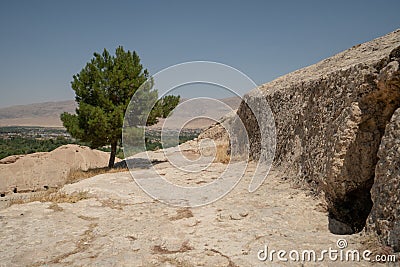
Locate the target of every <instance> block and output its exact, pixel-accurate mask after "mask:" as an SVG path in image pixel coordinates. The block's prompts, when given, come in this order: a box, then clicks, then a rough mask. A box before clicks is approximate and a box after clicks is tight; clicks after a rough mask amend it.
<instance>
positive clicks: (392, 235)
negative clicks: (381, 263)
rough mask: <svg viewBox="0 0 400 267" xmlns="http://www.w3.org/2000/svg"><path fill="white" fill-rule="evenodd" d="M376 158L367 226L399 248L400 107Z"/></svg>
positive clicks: (387, 129)
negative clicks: (371, 202) (377, 159)
mask: <svg viewBox="0 0 400 267" xmlns="http://www.w3.org/2000/svg"><path fill="white" fill-rule="evenodd" d="M378 158H379V161H378V164H377V165H376V171H375V182H374V185H373V186H372V190H371V194H372V201H373V202H374V205H373V206H372V210H371V214H370V216H369V218H368V224H369V225H368V226H369V227H368V228H369V229H371V230H374V231H375V232H376V233H378V235H379V237H380V239H381V241H382V243H384V244H385V245H388V246H391V247H393V249H394V250H395V251H400V109H397V110H396V111H395V113H394V114H393V116H392V119H391V120H390V123H389V124H388V125H387V126H386V131H385V134H384V136H383V138H382V142H381V145H380V147H379V151H378Z"/></svg>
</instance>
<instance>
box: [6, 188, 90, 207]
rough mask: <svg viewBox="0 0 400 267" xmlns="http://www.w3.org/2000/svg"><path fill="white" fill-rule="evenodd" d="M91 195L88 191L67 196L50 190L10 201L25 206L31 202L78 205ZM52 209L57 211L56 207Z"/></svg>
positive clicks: (61, 192)
mask: <svg viewBox="0 0 400 267" xmlns="http://www.w3.org/2000/svg"><path fill="white" fill-rule="evenodd" d="M88 198H89V194H88V192H86V191H82V192H74V193H72V194H67V193H65V192H63V191H56V190H55V189H50V190H47V191H42V192H38V193H36V194H32V195H31V196H29V197H27V198H21V199H14V200H11V201H10V205H13V204H24V203H29V202H35V201H39V202H52V203H53V204H56V203H76V202H78V201H81V200H83V199H88ZM49 208H51V209H57V208H56V206H55V205H53V206H50V207H49Z"/></svg>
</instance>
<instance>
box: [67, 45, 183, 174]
mask: <svg viewBox="0 0 400 267" xmlns="http://www.w3.org/2000/svg"><path fill="white" fill-rule="evenodd" d="M148 78H149V73H148V71H147V70H146V69H143V66H142V65H141V64H140V58H139V56H138V55H137V54H136V52H130V51H125V50H124V49H123V47H122V46H120V47H118V48H117V49H116V51H115V56H112V55H110V53H109V52H108V51H107V50H106V49H104V51H103V53H102V54H99V53H94V57H93V58H92V60H91V61H90V62H88V63H87V64H86V66H85V67H84V68H83V69H82V70H81V71H80V73H78V74H76V75H74V76H73V81H72V82H71V86H72V89H73V90H74V91H75V94H76V97H75V100H76V102H77V103H78V108H77V109H76V114H69V113H63V114H62V115H61V120H62V122H63V125H64V127H65V128H66V129H67V131H68V132H69V133H70V134H71V135H72V137H74V138H77V139H79V140H81V141H83V142H88V143H89V144H90V146H91V147H92V148H98V147H102V146H105V145H110V146H111V155H110V160H109V164H108V167H109V168H112V167H113V166H114V162H115V156H116V152H117V146H118V144H119V143H120V142H121V139H122V126H123V122H124V115H125V111H126V109H127V107H128V104H129V102H130V100H131V98H132V96H133V95H134V94H135V92H136V91H137V89H138V88H139V87H140V86H141V85H142V84H143V83H144V82H145V81H146V80H147V79H148ZM147 84H151V83H147ZM150 87H152V84H151V85H150ZM144 92H147V93H148V94H149V95H148V97H147V98H153V99H154V97H156V98H157V91H156V90H151V88H148V90H144ZM166 101H167V102H170V101H171V103H169V104H161V103H164V102H166ZM178 103H179V96H168V100H167V97H164V98H163V99H161V100H160V101H158V102H157V104H156V106H155V108H154V109H153V110H152V112H151V113H150V116H149V118H148V120H147V122H145V123H143V122H142V123H141V125H142V126H144V125H146V124H147V125H151V124H154V123H157V121H158V120H157V117H165V116H164V114H167V115H168V114H169V113H170V111H171V110H172V109H174V108H175V106H176V105H177V104H178ZM164 109H165V110H164ZM167 109H170V110H167ZM138 124H140V123H138ZM143 124H144V125H143ZM136 126H140V125H136Z"/></svg>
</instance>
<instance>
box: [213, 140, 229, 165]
mask: <svg viewBox="0 0 400 267" xmlns="http://www.w3.org/2000/svg"><path fill="white" fill-rule="evenodd" d="M228 148H229V144H219V145H217V152H216V153H215V159H214V162H220V163H224V164H227V163H229V161H230V160H231V157H230V155H229V154H228Z"/></svg>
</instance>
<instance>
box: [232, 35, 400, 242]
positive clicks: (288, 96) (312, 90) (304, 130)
mask: <svg viewBox="0 0 400 267" xmlns="http://www.w3.org/2000/svg"><path fill="white" fill-rule="evenodd" d="M399 62H400V30H397V31H395V32H392V33H389V34H388V35H386V36H383V37H380V38H378V39H375V40H373V41H370V42H368V43H364V44H360V45H357V46H354V47H353V48H351V49H349V50H346V51H344V52H341V53H339V54H337V55H335V56H333V57H331V58H328V59H325V60H323V61H321V62H319V63H317V64H315V65H312V66H310V67H307V68H303V69H300V70H297V71H295V72H292V73H290V74H287V75H285V76H282V77H280V78H278V79H276V80H274V81H272V82H269V83H266V84H264V85H261V86H260V87H259V88H258V89H259V90H261V92H262V95H260V94H259V93H257V91H256V90H254V91H251V92H249V93H248V94H247V95H246V96H245V97H244V102H242V104H241V105H240V108H239V110H238V115H239V116H240V117H241V119H242V120H243V122H244V123H245V125H246V129H247V131H248V133H249V140H250V144H251V147H250V151H251V154H252V155H251V156H252V157H253V158H260V157H261V158H262V156H263V155H260V148H261V147H262V145H263V144H261V142H260V138H259V136H260V134H259V131H260V130H259V128H258V127H257V123H256V121H255V116H254V115H253V113H252V112H251V111H250V110H249V108H248V107H247V105H246V103H245V102H247V103H254V102H257V101H260V99H261V98H266V99H267V101H268V103H269V105H270V107H271V110H272V112H273V114H274V117H275V126H276V135H277V147H276V154H275V159H274V163H275V165H276V166H279V167H282V169H284V170H285V172H286V173H287V175H289V176H291V177H293V178H294V179H295V180H297V181H299V182H307V183H310V184H311V185H312V186H314V187H315V188H318V189H319V190H322V191H323V192H324V194H325V197H326V200H327V203H328V210H329V220H330V225H329V228H330V230H331V232H333V233H336V234H349V233H355V232H359V231H361V230H362V229H363V228H364V226H365V222H366V219H367V217H368V215H369V213H370V211H371V208H372V205H373V202H372V200H371V194H370V189H371V187H372V185H373V184H374V179H375V166H376V164H377V162H378V155H377V153H378V149H379V144H380V143H381V139H382V136H383V135H384V133H385V127H386V125H387V123H388V122H389V121H390V119H391V117H392V115H393V113H394V111H395V110H396V109H397V108H398V107H399V106H400V83H399V79H400V78H399V77H400V71H399ZM252 106H256V105H252ZM254 112H260V113H263V112H265V111H264V110H263V107H262V106H259V108H258V110H256V111H254ZM260 123H261V124H262V123H263V122H260ZM380 155H381V156H385V153H381V154H380ZM381 156H379V157H381ZM393 164H394V163H393ZM383 168H387V167H386V166H384V167H383ZM384 171H386V169H385V170H381V171H380V173H383V172H384ZM385 175H386V174H385ZM381 176H382V175H381ZM383 176H384V175H383ZM379 179H382V178H379ZM385 179H386V178H385ZM394 180H396V181H398V176H396V178H394ZM394 180H390V181H391V183H395V182H394ZM397 183H398V182H397ZM396 190H397V191H395V192H392V194H394V193H397V195H399V187H396ZM373 194H374V195H373V201H374V202H376V201H377V199H379V198H380V197H381V195H380V193H378V192H377V191H376V190H375V191H374V193H373ZM397 207H398V204H397ZM397 209H398V208H397ZM397 225H398V224H397ZM392 227H393V229H395V227H398V226H395V225H393V226H392ZM397 236H399V234H398V233H397Z"/></svg>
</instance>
